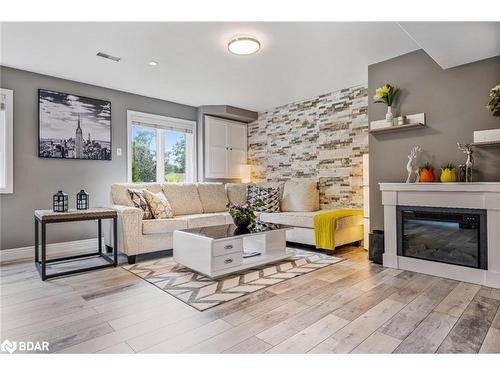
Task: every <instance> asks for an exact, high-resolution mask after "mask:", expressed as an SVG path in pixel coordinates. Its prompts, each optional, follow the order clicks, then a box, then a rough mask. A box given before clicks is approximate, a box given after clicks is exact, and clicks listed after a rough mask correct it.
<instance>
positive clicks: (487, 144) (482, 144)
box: [472, 141, 500, 147]
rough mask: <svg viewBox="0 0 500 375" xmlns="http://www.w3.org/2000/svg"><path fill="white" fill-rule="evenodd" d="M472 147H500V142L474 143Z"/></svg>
mask: <svg viewBox="0 0 500 375" xmlns="http://www.w3.org/2000/svg"><path fill="white" fill-rule="evenodd" d="M472 146H476V147H494V146H497V147H500V141H490V142H474V143H473V144H472Z"/></svg>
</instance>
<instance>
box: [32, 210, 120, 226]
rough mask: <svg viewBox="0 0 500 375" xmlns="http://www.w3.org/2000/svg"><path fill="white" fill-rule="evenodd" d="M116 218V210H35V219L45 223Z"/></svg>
mask: <svg viewBox="0 0 500 375" xmlns="http://www.w3.org/2000/svg"><path fill="white" fill-rule="evenodd" d="M116 216H117V214H116V211H115V210H113V209H111V208H105V207H95V208H89V209H88V210H76V209H70V210H68V211H66V212H54V211H52V210H35V217H36V218H37V219H38V220H41V221H44V222H51V221H77V220H92V219H111V218H114V217H116Z"/></svg>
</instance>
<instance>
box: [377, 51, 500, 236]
mask: <svg viewBox="0 0 500 375" xmlns="http://www.w3.org/2000/svg"><path fill="white" fill-rule="evenodd" d="M385 83H390V84H393V85H395V86H397V87H400V88H401V93H400V97H399V105H398V113H401V114H414V113H420V112H425V113H426V122H427V126H428V127H427V128H426V129H416V130H409V131H403V132H399V133H386V134H379V135H376V136H374V135H370V139H369V149H370V216H371V229H372V230H373V229H383V225H384V222H383V210H382V204H381V194H380V191H379V186H378V183H379V182H404V180H405V179H406V163H407V161H408V159H407V155H408V154H409V151H410V149H411V147H412V146H414V145H420V146H421V147H422V148H423V150H424V153H423V155H422V156H421V157H420V161H421V162H422V163H423V162H425V161H426V160H429V161H430V162H432V163H433V164H434V166H435V167H440V166H442V165H443V164H445V163H446V162H454V163H455V164H459V163H460V164H461V163H463V162H464V160H465V159H464V155H463V153H462V152H461V151H459V150H458V149H457V146H456V143H457V142H466V143H470V142H472V139H473V131H474V130H484V129H493V128H500V118H498V117H493V116H492V115H491V114H490V112H489V111H488V110H487V109H485V105H486V103H487V102H488V94H489V91H490V89H491V88H492V87H493V86H495V85H497V84H498V83H500V56H497V57H494V58H491V59H486V60H483V61H478V62H475V63H471V64H467V65H463V66H459V67H456V68H452V69H447V70H443V69H442V68H441V67H439V65H438V64H436V63H435V62H434V61H433V60H432V59H431V58H430V57H429V56H428V55H427V54H426V53H425V52H424V51H423V50H419V51H415V52H411V53H408V54H406V55H403V56H399V57H396V58H394V59H391V60H387V61H383V62H381V63H377V64H374V65H370V66H369V67H368V93H369V97H370V98H371V97H372V96H373V95H374V93H375V89H376V88H377V87H380V86H382V85H383V84H385ZM386 108H387V107H386V106H385V105H383V104H374V103H373V100H371V99H370V100H369V106H368V113H369V120H370V121H374V120H381V119H383V118H384V116H385V112H386V110H387V109H386ZM475 150H476V154H475V168H476V170H477V172H478V174H476V176H475V178H476V179H477V180H478V181H500V147H496V148H476V149H475Z"/></svg>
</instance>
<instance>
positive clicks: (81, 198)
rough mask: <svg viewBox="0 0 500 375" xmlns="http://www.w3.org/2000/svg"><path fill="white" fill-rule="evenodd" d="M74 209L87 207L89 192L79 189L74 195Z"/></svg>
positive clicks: (86, 208)
mask: <svg viewBox="0 0 500 375" xmlns="http://www.w3.org/2000/svg"><path fill="white" fill-rule="evenodd" d="M76 209H77V210H88V209H89V193H87V192H86V191H85V190H83V189H82V190H80V192H79V193H78V194H77V195H76Z"/></svg>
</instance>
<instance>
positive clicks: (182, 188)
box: [163, 184, 203, 216]
mask: <svg viewBox="0 0 500 375" xmlns="http://www.w3.org/2000/svg"><path fill="white" fill-rule="evenodd" d="M163 193H164V194H165V196H166V197H167V199H168V202H169V203H170V205H171V206H172V209H173V210H174V216H178V215H189V214H201V213H202V212H203V206H202V204H201V201H200V196H199V195H198V187H197V186H196V184H164V185H163Z"/></svg>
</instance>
